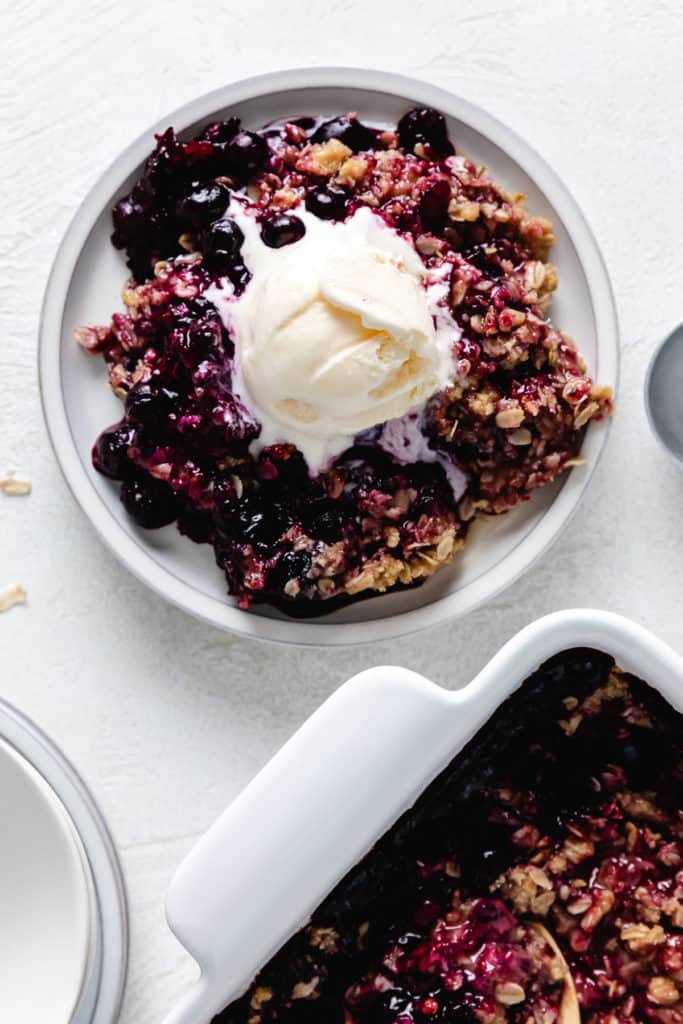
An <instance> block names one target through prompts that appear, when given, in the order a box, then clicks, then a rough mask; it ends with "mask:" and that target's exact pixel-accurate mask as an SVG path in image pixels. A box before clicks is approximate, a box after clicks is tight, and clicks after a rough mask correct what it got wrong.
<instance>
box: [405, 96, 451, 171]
mask: <svg viewBox="0 0 683 1024" xmlns="http://www.w3.org/2000/svg"><path fill="white" fill-rule="evenodd" d="M398 138H399V142H400V143H401V145H402V146H403V148H404V149H405V150H406V151H407V152H409V153H412V152H413V150H414V149H415V146H416V145H417V144H418V143H421V144H422V145H423V146H427V147H429V152H428V156H430V157H431V158H432V159H434V160H438V159H440V158H442V157H446V156H451V154H452V153H453V152H454V149H453V145H452V143H451V141H450V139H449V138H448V130H447V128H446V121H445V120H444V116H443V114H440V113H439V111H438V110H432V108H431V107H416V108H415V109H414V110H409V111H408V113H407V114H404V115H403V117H402V118H401V120H400V121H399V122H398Z"/></svg>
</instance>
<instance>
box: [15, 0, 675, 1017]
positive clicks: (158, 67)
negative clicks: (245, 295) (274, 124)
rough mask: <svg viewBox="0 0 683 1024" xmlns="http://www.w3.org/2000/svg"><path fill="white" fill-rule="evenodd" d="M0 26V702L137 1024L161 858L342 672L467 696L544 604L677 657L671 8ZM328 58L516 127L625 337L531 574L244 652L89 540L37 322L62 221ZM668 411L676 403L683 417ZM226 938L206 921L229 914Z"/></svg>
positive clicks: (185, 4) (251, 7)
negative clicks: (230, 89)
mask: <svg viewBox="0 0 683 1024" xmlns="http://www.w3.org/2000/svg"><path fill="white" fill-rule="evenodd" d="M4 10H5V13H4V14H3V15H2V19H3V21H4V25H2V26H0V38H2V39H3V43H2V44H0V67H2V74H1V75H0V203H1V204H2V210H3V223H4V229H3V231H2V232H1V233H0V249H1V251H2V254H1V256H0V373H1V378H0V379H1V380H2V385H1V393H0V471H1V470H2V469H4V468H7V467H15V468H16V469H17V470H18V471H20V472H21V473H27V474H29V475H30V476H31V478H32V479H33V483H34V493H33V494H32V495H31V497H29V498H2V496H0V586H2V585H4V584H5V583H9V582H13V581H17V582H21V583H23V584H24V585H25V586H26V587H27V589H28V591H29V603H28V605H27V606H26V607H19V608H15V609H13V610H12V611H11V612H9V613H7V614H6V615H3V616H2V617H1V618H0V652H1V657H2V667H1V669H0V695H2V696H3V697H6V698H8V699H9V700H11V701H13V702H15V703H16V704H17V705H19V707H21V708H22V709H23V710H24V711H26V712H27V713H28V714H29V715H31V716H32V717H34V718H35V720H36V721H37V722H38V723H39V724H40V725H41V726H43V727H44V728H45V729H47V730H48V732H49V733H50V734H51V735H52V736H53V737H54V738H55V739H56V740H57V741H58V743H59V744H60V745H62V746H63V747H64V749H65V750H66V752H67V753H68V754H69V756H70V757H71V758H72V759H73V761H74V762H75V764H76V765H77V767H78V768H79V769H80V770H81V771H82V773H83V774H84V776H85V778H86V780H87V781H88V783H89V784H90V786H91V787H92V789H93V790H94V792H95V794H96V796H97V798H98V800H99V801H100V803H101V805H102V807H103V809H104V811H105V814H106V815H107V817H108V819H109V822H110V824H111V827H112V830H113V833H114V836H115V838H116V841H117V843H118V846H119V849H120V851H121V856H122V859H123V864H124V868H125V872H126V875H127V881H128V886H129V894H130V904H131V917H132V922H131V923H132V937H131V942H132V945H131V969H130V979H129V984H128V991H127V995H126V1001H125V1005H124V1012H123V1017H122V1020H123V1021H124V1022H125V1024H133V1022H134V1024H158V1022H159V1021H160V1020H161V1018H162V1016H163V1014H164V1012H165V1011H166V1010H167V1009H169V1008H170V1006H171V1005H172V1004H173V1002H174V1000H175V998H176V997H177V996H178V995H179V993H180V992H181V991H182V990H183V989H184V987H185V986H186V985H187V983H188V980H189V978H190V977H191V975H192V965H191V963H190V962H189V960H188V959H187V958H186V957H185V956H184V955H183V953H182V951H181V950H180V949H179V948H178V946H177V944H176V943H175V942H174V940H173V939H172V937H171V936H170V934H169V933H168V931H167V929H166V927H165V924H164V919H163V895H164V891H165V888H166V886H167V884H168V881H169V879H170V876H171V874H172V872H173V869H174V867H175V866H176V864H177V863H178V862H179V861H180V860H181V858H182V857H183V855H184V854H185V852H186V851H187V850H188V849H189V847H190V846H191V844H192V842H193V841H194V839H195V838H196V837H197V836H198V835H199V834H200V833H201V832H202V831H203V830H204V829H205V828H206V826H207V825H209V824H210V822H211V821H212V820H213V819H214V818H215V817H216V815H217V814H218V813H219V812H220V811H221V810H222V808H223V807H224V806H225V804H226V802H227V801H229V800H230V798H231V797H232V796H233V795H234V794H236V793H237V792H238V791H239V789H240V788H241V787H242V786H243V785H244V784H245V783H246V782H247V781H248V779H249V778H250V777H251V776H252V775H253V774H254V773H255V772H256V771H257V769H258V768H259V767H260V766H261V765H262V764H263V763H264V761H266V759H267V758H268V757H269V756H270V755H271V754H272V753H273V752H274V751H275V750H276V749H277V747H278V746H279V745H280V744H281V743H282V742H283V741H284V740H285V739H286V737H287V736H289V734H290V733H291V732H292V731H293V729H294V728H295V727H296V726H297V725H298V724H299V723H300V722H301V721H302V720H303V719H304V718H305V716H306V715H308V713H309V712H310V711H312V710H313V709H314V708H315V707H316V706H317V705H318V704H319V703H320V702H321V701H322V700H323V699H324V698H325V697H326V696H327V695H328V694H329V693H330V692H331V691H332V690H333V689H334V688H335V687H336V686H338V685H339V683H340V682H342V681H343V680H344V679H345V678H346V677H348V676H349V675H351V674H352V673H353V672H355V671H357V670H358V669H360V668H363V667H366V666H368V665H370V664H373V663H380V662H389V661H390V662H398V663H401V664H404V665H407V666H409V667H411V668H415V669H417V670H419V671H421V672H424V673H426V674H427V675H429V676H431V677H432V678H434V679H436V680H437V681H439V682H441V683H443V684H444V685H447V686H459V685H462V684H464V683H465V682H466V681H467V680H468V679H469V678H470V677H471V676H472V675H473V674H474V673H475V672H476V671H477V670H478V669H479V668H480V667H481V666H482V665H483V664H484V662H485V661H486V660H487V659H488V658H489V656H490V655H491V654H492V653H493V652H494V651H495V650H496V649H497V648H498V647H499V646H500V645H501V644H502V642H503V641H504V640H506V639H507V638H508V637H510V636H511V635H512V634H513V633H514V632H516V631H517V630H518V629H519V628H520V627H521V626H523V625H524V624H525V623H527V622H529V621H530V620H531V619H533V618H536V617H537V616H539V615H541V614H543V613H544V612H547V611H551V610H553V609H557V608H565V607H571V606H573V605H594V606H598V607H603V608H609V609H612V610H614V611H619V612H623V613H625V614H627V615H630V616H632V617H633V618H634V619H636V620H638V621H640V622H643V623H645V624H646V625H647V626H649V627H651V628H652V629H653V630H654V631H655V632H657V633H658V634H659V635H660V636H662V637H663V638H664V639H666V640H668V641H669V642H670V643H672V644H673V645H674V646H676V647H678V648H679V649H683V625H682V621H681V620H682V607H681V605H682V602H681V597H682V596H683V472H681V471H679V470H678V469H677V468H676V467H675V466H674V465H673V464H672V463H671V462H669V461H668V460H667V457H666V456H665V455H664V454H663V453H662V452H661V451H660V450H659V449H658V448H657V446H656V444H655V442H654V441H653V439H652V437H651V436H650V434H649V431H648V428H647V425H646V421H645V415H644V411H643V405H642V383H643V375H644V370H645V364H646V361H647V359H648V356H649V354H650V352H651V351H652V349H653V346H654V345H655V344H656V343H657V342H658V340H659V339H660V338H662V337H663V336H664V334H665V333H666V332H667V331H668V330H670V329H671V328H672V327H673V326H674V325H675V324H676V323H677V322H678V321H679V320H680V319H681V318H682V317H683V287H682V283H683V173H682V166H683V115H682V113H681V111H682V110H683V70H682V61H683V58H682V56H681V54H682V43H683V6H682V5H681V4H680V3H678V2H677V0H669V2H666V0H663V2H662V0H660V2H659V3H657V4H656V5H654V4H651V3H649V2H646V0H643V2H637V0H622V2H620V3H612V2H608V0H602V2H600V0H572V2H548V0H537V2H532V0H517V2H511V0H478V3H476V4H472V3H471V2H469V3H461V2H459V0H429V2H421V0H393V2H387V0H379V2H377V0H376V2H374V3H373V0H336V2H332V3H330V4H329V5H328V4H325V5H316V4H315V3H312V2H311V0H286V2H279V3H278V2H267V0H243V2H242V3H237V2H235V0H222V2H221V0H163V2H162V0H146V2H141V0H116V2H111V0H110V2H106V3H97V2H94V0H93V2H90V3H79V2H78V0H60V2H59V3H52V2H47V0H40V2H31V0H10V2H9V6H8V7H7V0H5V5H4ZM311 63H313V64H351V65H358V66H363V65H364V66H367V67H379V68H383V69H388V70H395V71H400V72H403V73H406V74H411V75H414V76H418V77H422V78H425V79H428V80H430V81H432V82H434V83H436V84H438V85H441V86H444V87H446V88H450V89H452V90H453V91H455V92H458V93H460V94H462V95H463V96H466V97H467V98H468V99H471V100H473V101H475V102H477V103H480V104H481V105H482V106H484V107H486V108H487V109H488V110H490V111H491V112H492V113H494V114H496V115H497V116H498V117H499V118H501V119H502V120H504V121H506V122H507V123H508V124H509V125H510V126H511V127H512V128H514V129H515V130H517V131H518V132H519V133H520V134H522V135H523V136H524V137H525V138H526V139H527V140H528V141H529V142H531V144H532V145H534V146H535V147H536V148H537V149H538V150H539V151H540V152H541V153H542V154H543V156H545V157H546V159H547V160H548V161H549V162H550V163H551V164H552V165H553V166H554V167H555V168H556V169H557V170H558V171H559V172H560V174H561V175H562V176H563V178H564V180H565V181H566V183H567V184H568V186H569V188H570V189H571V190H572V192H573V193H574V195H575V196H576V198H577V200H578V202H579V204H580V205H581V206H582V207H583V209H584V211H585V213H586V215H587V217H588V219H589V221H590V223H591V224H592V226H593V228H594V230H595V233H596V235H597V238H598V241H599V243H600V245H601V246H602V249H603V252H604V255H605V258H606V260H607V264H608V267H609V270H610V273H611V276H612V280H613V284H614V288H615V292H616V297H617V304H618V309H619V317H620V322H621V329H622V352H623V370H622V382H621V392H620V396H619V413H618V416H617V419H616V422H615V424H614V429H613V431H612V434H611V437H610V441H609V444H608V449H607V452H606V454H605V456H604V457H603V460H602V463H601V465H600V466H599V468H598V471H597V473H596V475H595V477H594V478H593V481H592V484H591V487H590V489H589V493H588V496H587V498H586V500H585V501H584V503H583V505H582V507H581V509H580V511H579V513H578V514H577V515H576V517H575V518H574V519H573V520H572V522H571V524H570V526H569V528H568V529H567V530H566V533H565V535H564V536H563V537H562V538H561V539H560V540H559V542H558V543H557V544H556V545H555V547H554V548H553V549H552V551H551V552H550V553H549V554H548V555H547V556H546V557H545V559H544V560H543V562H542V564H540V565H538V566H537V567H536V568H535V569H533V570H532V571H531V572H529V573H528V574H527V576H526V577H525V578H524V579H522V580H521V581H520V582H518V583H517V584H516V585H515V586H513V587H511V588H510V589H509V590H508V591H507V592H506V593H505V594H504V595H503V596H502V597H500V598H499V599H498V600H496V601H494V602H493V603H492V604H491V605H489V606H488V607H487V608H484V609H482V610H480V611H478V612H476V613H474V614H472V615H470V616H468V617H467V618H466V619H464V620H462V621H460V622H457V623H454V624H453V625H452V626H446V627H443V628H440V629H437V630H434V631H432V632H431V633H429V634H426V635H422V636H419V637H412V638H407V639H405V640H401V641H398V642H395V643H391V644H381V645H376V646H374V647H364V648H360V649H357V650H353V651H348V650H347V651H344V650H338V651H330V652H326V653H319V652H314V651H297V650H292V649H282V648H273V647H268V646H257V645H256V644H254V643H253V642H245V641H243V640H239V639H236V638H233V637H231V636H226V635H223V634H221V633H219V632H217V631H215V630H213V629H211V628H210V627H208V626H204V625H202V624H200V623H198V622H194V621H191V620H190V619H189V618H186V617H185V616H184V615H183V614H182V613H180V612H178V611H176V610H174V609H173V608H171V607H168V606H167V605H165V604H164V603H162V601H161V600H160V599H158V598H157V597H155V596H154V595H153V594H151V593H149V592H148V591H147V590H145V589H144V588H143V586H142V585H141V584H140V583H138V582H137V581H136V580H134V579H133V578H132V577H131V576H129V575H128V574H127V573H126V572H125V571H124V570H123V569H122V568H120V567H119V565H118V564H117V563H116V562H115V561H114V559H113V558H112V556H111V555H110V554H109V553H108V552H107V551H106V550H105V549H104V548H103V547H102V545H101V544H100V542H99V541H98V540H97V538H96V537H95V536H94V534H93V532H92V531H91V529H90V528H89V526H88V523H87V522H86V521H85V519H84V517H83V515H82V514H81V512H80V511H79V509H78V508H77V506H76V505H75V503H74V501H73V500H72V498H71V496H70V494H69V493H68V491H67V489H66V487H65V485H64V483H63V481H62V479H61V477H60V474H59V470H58V468H57V466H56V464H55V461H54V458H53V456H52V452H51V450H50V447H49V444H48V441H47V437H46V433H45V428H44V426H43V422H42V418H41V412H40V406H39V400H38V391H37V382H36V370H35V360H36V352H35V350H36V331H37V322H38V314H39V306H40V301H41V296H42V292H43V288H44V285H45V280H46V277H47V274H48V271H49V267H50V262H51V260H52V257H53V254H54V251H55V249H56V246H57V244H58V242H59V239H60V237H61V235H62V233H63V231H64V229H65V227H66V225H67V222H68V220H69V218H70V217H71V215H72V214H73V212H74V210H75V209H76V207H77V205H78V204H79V203H80V201H81V200H82V199H83V197H84V196H85V194H86V192H87V190H88V188H89V187H90V185H91V184H92V183H93V182H94V181H95V179H96V177H97V176H98V175H99V173H100V172H101V171H102V169H103V168H104V167H106V166H107V164H108V163H109V162H110V161H111V160H112V159H113V158H114V157H115V156H116V155H117V153H118V152H119V150H120V149H121V148H122V147H123V146H125V145H126V144H127V143H128V142H129V141H130V140H132V139H133V138H134V137H135V136H136V135H138V134H139V133H140V132H141V131H143V130H145V129H146V128H147V127H148V126H149V125H150V124H151V123H153V122H154V121H156V120H157V119H158V118H160V117H162V115H163V114H164V113H165V112H166V111H170V110H172V109H173V108H174V107H176V106H177V105H179V104H181V103H184V102H186V101H187V100H189V99H191V98H193V97H194V96H196V95H198V94H200V93H202V92H205V91H207V90H209V89H213V88H216V87H217V86H219V85H222V84H224V83H226V82H228V81H230V80H233V79H236V78H240V77H244V76H247V75H251V74H255V73H258V72H263V71H269V70H273V69H275V68H279V67H287V66H298V65H304V64H311ZM682 404H683V399H682ZM226 924H227V923H226Z"/></svg>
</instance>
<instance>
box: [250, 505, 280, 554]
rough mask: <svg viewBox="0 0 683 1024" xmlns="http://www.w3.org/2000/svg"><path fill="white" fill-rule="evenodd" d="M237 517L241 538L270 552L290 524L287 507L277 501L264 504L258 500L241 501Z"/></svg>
mask: <svg viewBox="0 0 683 1024" xmlns="http://www.w3.org/2000/svg"><path fill="white" fill-rule="evenodd" d="M238 519H239V523H240V526H241V532H242V536H243V538H244V539H245V540H246V541H248V542H249V543H250V544H256V545H258V547H259V548H260V549H261V550H262V551H264V552H265V553H270V552H272V548H273V547H274V546H275V545H276V544H277V543H278V541H279V540H280V538H281V537H282V534H283V533H286V532H287V530H288V529H289V527H290V526H291V525H292V517H291V514H290V511H289V509H288V508H286V507H285V506H284V505H281V504H279V503H278V502H273V503H272V504H268V505H266V504H265V503H263V502H258V501H250V502H244V501H243V502H242V505H241V507H240V509H239V513H238Z"/></svg>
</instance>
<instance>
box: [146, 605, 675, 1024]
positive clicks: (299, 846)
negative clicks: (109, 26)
mask: <svg viewBox="0 0 683 1024" xmlns="http://www.w3.org/2000/svg"><path fill="white" fill-rule="evenodd" d="M572 647H593V648H597V649H598V650H602V651H605V652H607V653H608V654H611V655H612V657H614V658H615V660H616V661H617V663H618V664H619V665H620V666H621V668H623V669H624V670H625V671H627V672H633V673H634V674H635V675H637V676H640V677H641V678H642V679H644V680H645V681H647V682H648V683H650V684H651V685H652V686H654V687H655V688H656V689H657V690H659V691H660V693H661V694H662V695H663V696H664V697H665V698H666V700H667V701H669V702H670V704H671V705H672V706H673V707H674V708H676V709H677V710H678V711H681V710H683V691H682V690H681V683H682V682H683V659H682V658H681V657H680V656H679V655H677V654H676V653H675V652H674V651H672V650H671V648H669V647H667V646H666V644H664V643H662V642H661V640H658V639H657V637H655V636H653V634H652V633H649V632H648V631H647V630H646V629H643V627H642V626H639V625H637V624H636V623H635V622H630V621H629V620H628V619H624V618H622V617H621V616H618V615H611V614H609V613H607V612H601V611H593V610H591V609H578V610H572V611H564V612H556V613H555V614H553V615H547V616H546V617H545V618H542V619H539V620H538V621H537V622H533V623H531V625H529V626H527V627H526V628H525V629H523V630H522V631H521V632H520V633H518V634H517V635H516V636H514V637H513V638H512V639H511V640H509V641H508V643H506V644H505V646H504V647H503V648H502V649H501V650H500V651H499V652H498V653H497V654H496V655H495V656H494V657H493V658H492V659H491V661H490V662H489V663H488V665H486V666H485V667H484V668H483V669H482V671H481V672H480V673H479V675H478V676H477V677H476V679H474V680H472V682H471V683H470V684H469V685H468V686H466V687H465V688H464V689H462V690H456V691H455V692H452V691H447V690H444V689H442V688H441V687H440V686H436V685H435V684H434V683H432V682H430V681H429V680H428V679H425V678H424V676H420V675H418V674H417V673H415V672H410V671H408V670H407V669H405V668H397V667H394V666H391V665H383V666H379V667H377V668H371V669H368V670H367V671H365V672H362V673H361V674H360V675H357V676H354V678H353V679H350V680H349V681H348V682H347V683H345V684H344V685H343V686H341V687H340V688H339V689H338V690H337V691H336V692H335V693H334V694H333V695H332V697H330V698H329V699H328V700H327V701H325V703H324V704H323V705H322V706H321V707H320V708H318V710H317V711H316V712H315V713H314V714H313V715H312V716H311V717H310V718H309V719H308V721H307V722H305V723H304V725H302V727H301V728H300V729H299V730H298V732H296V733H295V734H294V736H292V738H291V739H290V740H289V741H288V742H287V743H286V744H285V745H284V747H282V749H281V750H280V751H278V753H277V754H276V755H275V757H273V758H272V760H271V761H269V762H268V764H267V765H266V766H265V768H263V769H262V770H261V771H260V772H259V773H258V775H257V776H256V777H255V778H254V779H253V780H252V781H251V782H250V783H249V785H248V786H247V787H246V789H244V790H243V792H242V793H241V794H240V795H239V796H238V797H237V799H236V800H235V801H234V802H233V803H232V804H231V805H230V806H229V807H228V809H227V810H226V811H224V813H223V814H222V815H221V817H220V818H219V819H218V821H216V823H215V824H214V825H213V826H212V827H211V828H210V829H209V831H208V832H207V833H206V835H205V836H204V837H203V838H202V839H200V841H199V842H198V843H197V845H196V846H195V847H194V849H193V850H192V851H191V852H190V854H189V855H188V857H187V858H186V859H185V860H184V861H183V863H182V865H181V866H180V868H179V869H178V871H177V873H176V875H175V877H174V879H173V882H172V883H171V888H170V890H169V893H168V898H167V901H166V912H167V917H168V922H169V925H170V926H171V929H172V930H173V932H174V933H175V934H176V936H177V937H178V939H179V940H180V941H181V942H182V943H183V945H184V946H185V947H186V949H187V950H188V951H189V952H190V953H191V954H192V956H193V957H194V958H195V960H196V961H197V963H198V964H199V965H200V967H201V975H200V977H199V979H198V980H197V982H196V983H195V985H194V987H193V988H191V989H190V990H189V991H188V992H187V994H186V996H185V998H184V999H183V1000H182V1002H181V1003H180V1004H179V1005H178V1006H177V1007H176V1008H175V1009H174V1010H173V1011H172V1012H171V1014H170V1015H169V1016H168V1017H167V1019H166V1020H165V1022H164V1024H206V1022H207V1021H209V1020H211V1018H212V1016H213V1015H214V1014H215V1013H217V1012H219V1011H220V1010H221V1009H222V1008H223V1007H225V1006H227V1005H228V1004H229V1003H230V1002H231V1001H232V1000H233V999H236V998H238V997H239V996H240V995H241V994H242V993H243V992H244V990H245V989H246V988H247V986H248V985H249V984H250V982H251V980H252V978H254V976H255V975H256V973H257V972H258V971H259V969H260V968H261V967H262V966H263V965H264V964H265V963H266V962H267V961H268V960H269V959H270V957H271V956H272V955H273V954H274V953H275V952H277V950H278V949H279V948H280V947H281V946H282V945H283V943H284V942H285V941H286V940H287V939H288V938H289V936H291V935H293V934H294V932H296V931H297V929H299V928H300V927H302V925H303V924H305V922H306V921H307V920H308V919H309V917H310V915H311V914H312V912H313V911H314V910H315V908H316V907H317V906H318V905H319V903H320V902H321V901H322V900H323V899H324V898H325V896H326V895H327V894H328V893H329V892H330V891H331V890H332V889H333V888H334V886H335V885H336V883H337V882H338V881H339V879H340V878H343V876H344V875H345V874H346V872H347V871H348V870H349V869H350V868H352V867H353V865H354V864H356V863H358V861H359V860H360V859H361V858H362V857H363V856H364V854H365V853H366V852H367V851H368V850H369V849H370V848H371V847H372V846H373V844H374V843H375V842H376V840H377V839H378V838H379V837H380V836H382V835H383V834H384V833H385V832H386V831H387V829H389V828H390V827H391V826H392V825H393V823H394V822H395V821H396V820H397V819H398V818H399V817H400V816H401V814H403V813H404V811H407V810H408V808H409V807H412V805H413V804H414V802H415V800H416V799H417V797H418V796H419V795H420V793H421V792H422V791H423V790H424V789H425V787H426V786H427V785H428V784H429V783H430V782H431V781H432V779H434V778H435V777H436V776H437V775H438V774H439V772H440V771H442V770H443V769H444V768H445V767H446V765H447V764H449V762H450V761H451V760H452V759H453V757H454V756H455V755H456V754H457V753H458V751H459V750H461V749H462V748H463V747H464V746H465V744H466V743H467V742H468V741H469V740H470V739H471V738H472V736H474V735H475V733H476V732H478V730H479V729H480V728H481V727H482V726H483V725H484V724H485V723H486V722H487V721H488V719H489V718H490V717H491V715H492V714H493V712H494V711H495V710H496V708H497V707H498V706H499V705H500V704H501V703H502V702H503V701H504V700H505V699H506V698H507V697H509V695H510V694H511V693H512V692H513V691H514V690H516V689H517V688H518V687H519V686H520V685H521V684H522V682H523V681H524V680H525V679H526V678H527V677H528V676H530V675H531V674H532V672H534V671H535V670H536V669H537V668H538V667H539V665H541V663H542V662H544V661H546V660H547V659H548V658H550V657H552V656H553V655H555V654H557V653H559V652H560V651H564V650H567V649H569V648H572ZM378 722H381V728H378ZM311 766H313V770H311ZM264 822H267V828H264ZM245 894H248V895H247V898H246V899H245Z"/></svg>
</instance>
